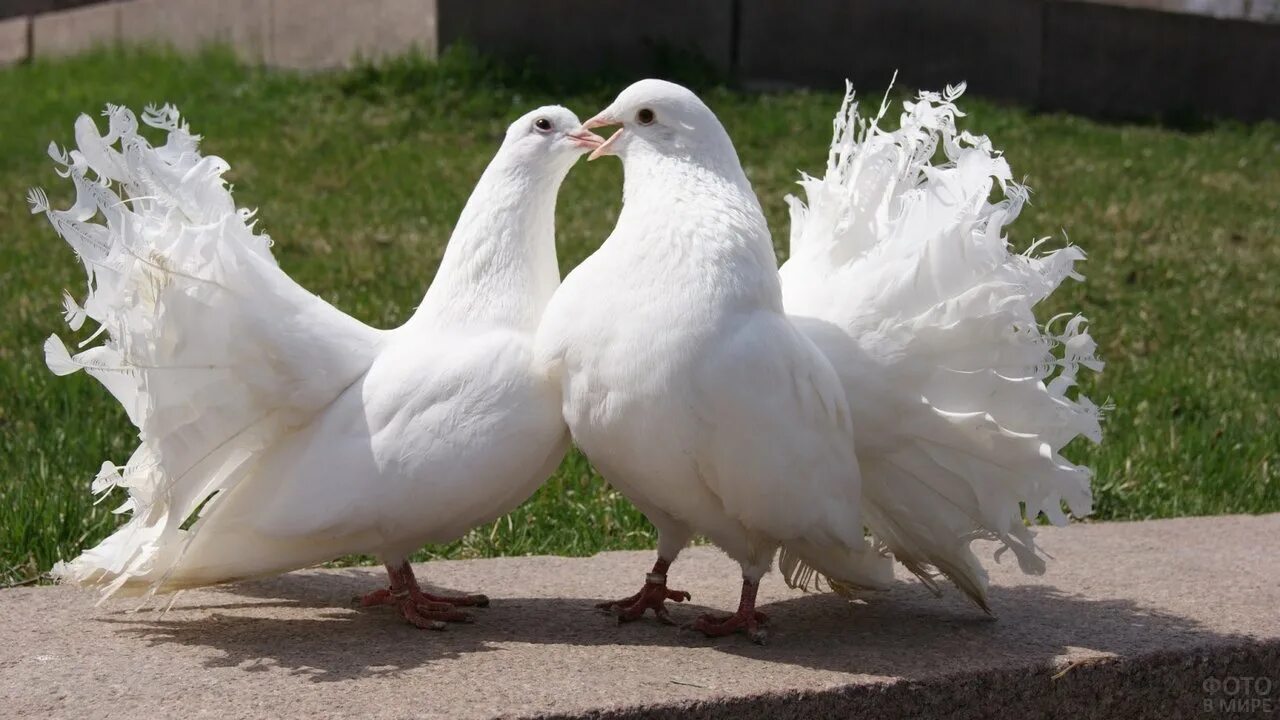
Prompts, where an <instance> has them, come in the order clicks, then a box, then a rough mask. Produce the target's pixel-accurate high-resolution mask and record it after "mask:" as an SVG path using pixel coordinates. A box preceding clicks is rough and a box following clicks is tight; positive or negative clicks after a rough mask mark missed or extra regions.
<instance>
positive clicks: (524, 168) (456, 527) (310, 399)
mask: <svg viewBox="0 0 1280 720" xmlns="http://www.w3.org/2000/svg"><path fill="white" fill-rule="evenodd" d="M106 115H107V116H108V118H109V124H110V129H109V132H108V133H107V134H106V135H105V136H103V135H100V134H99V131H98V128H97V127H96V125H95V124H94V122H93V120H92V119H90V118H89V117H88V116H81V117H80V118H79V120H77V122H76V125H75V135H76V142H77V145H78V149H77V150H72V151H71V152H70V153H69V154H67V153H64V152H61V151H59V150H58V148H57V147H56V146H55V145H51V146H50V154H51V155H52V157H53V158H54V160H55V161H56V162H57V163H58V164H59V165H60V166H61V167H60V169H59V174H60V175H62V176H63V177H70V178H71V180H72V182H73V183H74V184H75V189H76V201H75V205H74V206H73V207H72V208H70V209H69V210H65V211H62V210H53V209H51V208H50V207H49V203H48V200H47V198H46V196H45V194H44V193H43V192H41V191H39V190H33V191H32V194H31V202H32V207H33V210H32V211H33V212H44V213H45V214H46V215H47V216H48V219H49V221H50V222H51V223H52V224H53V226H54V228H55V229H56V230H57V231H58V233H59V234H60V235H62V237H63V238H65V239H66V240H67V242H68V243H70V245H71V246H72V247H73V248H74V249H75V251H76V252H77V253H78V254H79V256H80V259H81V260H82V261H83V262H84V265H85V268H86V270H87V271H88V276H89V292H88V298H87V301H86V302H85V303H84V306H83V307H81V306H80V305H78V304H77V303H76V302H75V301H74V300H73V299H72V298H71V297H70V295H67V296H66V298H65V302H66V308H67V319H68V321H69V323H70V325H71V327H72V329H73V330H78V329H79V328H80V327H81V324H82V323H83V322H84V320H85V318H86V317H88V318H92V319H93V320H94V321H95V322H97V323H98V324H99V325H100V327H99V328H98V329H97V331H96V332H94V333H93V335H92V336H91V337H89V338H88V339H87V340H85V341H84V342H83V343H81V346H84V345H86V344H91V343H92V342H93V341H94V340H95V339H97V338H99V337H103V333H104V332H105V341H104V342H102V343H101V344H98V345H96V346H94V347H91V348H89V349H87V350H83V351H81V352H79V353H78V354H76V355H72V354H70V353H69V352H68V350H67V348H66V346H65V345H64V344H63V342H62V341H61V340H59V339H58V337H57V336H53V337H50V338H49V340H48V341H47V343H46V344H45V352H46V359H47V361H48V364H49V367H50V368H51V369H52V370H53V371H54V372H55V373H57V374H59V375H65V374H68V373H72V372H75V371H76V370H80V369H83V370H85V371H86V372H88V373H89V374H90V375H92V376H94V377H96V378H97V379H98V380H100V381H101V382H102V384H103V385H105V386H106V387H107V389H108V390H109V391H111V393H112V394H113V395H114V396H115V397H116V399H117V400H119V401H120V403H121V404H122V405H123V406H124V408H125V410H126V411H127V412H128V414H129V418H130V420H132V421H133V423H134V424H135V425H136V426H137V427H138V429H139V436H140V440H141V443H140V445H139V446H138V448H137V450H136V451H135V452H134V454H133V456H132V457H131V458H130V459H129V461H128V462H127V463H126V464H125V465H124V466H123V467H116V466H114V465H112V464H111V463H109V462H108V463H105V464H104V465H103V468H102V471H101V473H100V474H99V475H98V477H97V480H96V481H95V482H94V483H93V491H94V492H95V493H100V494H105V493H107V492H108V491H109V490H110V489H111V488H113V487H122V488H124V489H126V490H127V491H128V495H129V499H128V501H127V502H125V503H124V505H122V506H121V507H120V508H119V510H118V511H117V512H122V513H124V512H127V513H131V517H130V518H129V520H128V522H126V523H125V524H123V525H122V526H121V527H120V528H119V529H118V530H117V531H116V532H115V533H114V534H112V535H111V536H110V537H108V538H107V539H106V540H104V541H103V542H102V543H101V544H99V545H98V546H96V547H93V548H91V549H89V550H86V551H85V552H84V553H83V554H81V555H80V556H79V557H77V558H75V559H74V560H72V561H70V562H67V563H60V564H59V565H58V566H57V567H55V568H54V571H53V574H54V575H55V576H56V577H57V578H59V579H61V580H63V581H66V582H71V583H74V584H77V585H81V586H90V587H96V588H101V589H102V590H103V596H104V598H105V597H107V596H109V595H111V594H114V593H121V594H124V595H140V594H149V593H154V592H170V591H176V590H181V589H183V588H191V587H197V586H202V585H211V584H215V583H223V582H229V581H232V580H239V579H244V578H251V577H257V576H263V575H269V574H274V573H279V572H283V571H287V570H291V569H295V568H300V567H305V566H309V565H313V564H316V563H319V562H323V561H327V560H330V559H333V558H335V557H338V556H341V555H345V554H349V553H364V554H370V555H376V556H378V557H379V558H381V559H382V560H383V562H385V563H386V566H387V570H388V573H389V576H390V587H389V588H387V589H383V590H379V591H376V592H373V593H370V594H369V595H368V596H366V597H365V598H364V602H365V604H367V605H373V604H385V605H393V606H395V607H396V608H397V609H398V610H399V612H400V613H401V614H402V615H403V616H404V618H405V619H406V620H408V621H409V622H411V623H413V624H414V625H417V626H419V627H433V628H437V629H439V628H441V627H443V625H442V622H441V621H455V620H457V621H460V620H466V619H467V616H466V615H465V614H464V613H462V612H460V611H457V610H456V609H455V607H454V606H456V605H485V604H487V599H486V598H485V597H484V596H480V595H476V596H465V597H448V596H434V595H431V594H429V593H425V592H423V591H422V590H421V589H420V588H419V586H418V584H417V582H416V580H415V579H414V577H413V573H412V570H411V569H410V566H409V564H408V562H407V559H406V558H407V557H408V556H409V555H410V554H411V553H412V552H413V551H414V550H416V549H417V548H419V547H421V546H422V545H423V544H424V543H440V542H447V541H451V540H454V539H456V538H458V537H460V536H461V535H462V534H464V533H465V532H466V531H467V530H468V529H470V528H472V527H474V526H476V525H479V524H481V523H485V522H490V521H492V520H493V519H495V518H497V517H498V516H500V515H501V514H503V513H505V512H508V511H509V510H511V509H513V508H514V507H516V506H517V505H518V504H519V503H520V502H522V501H523V500H524V499H525V498H527V497H528V496H529V495H530V494H531V493H532V492H533V491H534V490H535V489H536V488H537V486H538V485H539V484H540V483H541V482H542V481H543V480H545V479H546V477H547V476H548V475H549V474H550V473H551V472H552V471H553V470H554V469H555V467H556V466H557V464H558V463H559V462H560V460H561V458H562V456H563V454H564V452H565V450H566V447H567V444H568V434H567V431H566V428H565V426H564V422H563V420H562V419H561V416H560V410H559V403H560V401H559V391H558V387H557V386H556V385H555V384H554V383H552V382H550V381H549V380H548V379H546V378H545V377H544V376H542V375H539V374H536V373H535V372H534V371H533V367H532V364H531V363H532V343H533V338H534V332H535V330H536V328H537V325H538V322H539V319H540V317H541V315H542V311H543V309H544V308H545V306H546V303H547V302H548V300H549V299H550V298H551V295H552V293H553V292H554V291H555V289H556V287H557V286H558V285H559V280H560V274H559V269H558V267H557V264H556V252H555V228H554V221H555V204H556V195H557V193H558V191H559V188H560V184H561V182H562V181H563V180H564V178H565V176H566V175H567V173H568V172H569V169H570V167H572V165H573V164H574V163H575V162H576V161H577V159H578V158H579V156H581V155H582V154H584V153H585V152H586V150H588V149H590V148H593V147H596V146H598V145H599V144H600V142H601V138H599V137H598V136H596V135H594V134H592V133H590V132H588V131H586V130H584V129H581V128H580V127H579V121H578V119H577V118H576V117H575V116H574V115H573V113H571V112H569V111H568V110H566V109H564V108H561V107H543V108H539V109H537V110H534V111H533V112H531V113H529V114H527V115H525V116H523V117H521V118H520V119H519V120H517V121H516V122H515V123H513V124H512V125H511V126H510V128H509V129H508V130H507V133H506V137H505V139H504V140H503V142H502V146H501V148H500V149H499V150H498V153H497V155H496V156H495V157H494V159H493V161H492V162H491V163H490V164H489V166H488V168H487V169H486V170H485V172H484V174H483V175H482V176H481V178H480V181H479V183H478V184H477V186H476V188H475V190H474V192H473V193H472V195H471V198H470V199H469V200H468V202H467V205H466V207H465V208H464V209H463V211H462V215H461V217H460V218H459V219H458V223H457V226H456V227H455V229H454V233H453V236H452V237H451V238H450V241H449V245H448V248H447V249H446V251H445V254H444V259H443V261H442V262H441V265H440V268H439V271H438V273H437V275H436V278H435V281H434V282H433V283H432V284H431V287H430V289H429V290H428V291H427V294H426V297H425V298H424V299H423V301H422V304H421V305H420V306H419V308H418V309H417V311H416V312H415V313H414V315H413V316H412V317H411V318H410V319H409V321H408V322H406V323H405V324H404V325H402V326H401V327H399V328H397V329H394V330H377V329H374V328H371V327H368V326H366V325H364V324H363V323H361V322H359V321H358V320H355V319H354V318H351V317H349V316H348V315H346V314H344V313H343V312H341V311H340V310H338V309H337V308H334V307H333V306H332V305H330V304H328V303H327V302H325V301H324V300H322V299H320V298H319V297H317V296H315V295H313V294H311V293H310V292H307V291H306V290H305V289H304V288H302V287H301V286H300V285H298V284H297V283H295V282H294V281H293V280H292V279H290V278H289V276H288V275H286V274H285V272H284V271H283V270H281V269H280V268H279V267H278V266H277V265H276V262H275V260H274V258H273V257H272V255H271V252H270V250H269V246H270V244H271V243H270V238H268V237H267V236H266V235H265V234H262V233H255V231H254V229H253V225H254V223H253V221H252V220H251V218H252V216H253V213H252V212H249V211H247V210H243V209H237V208H236V206H235V203H234V201H233V199H232V196H231V193H230V191H229V188H228V187H227V185H226V183H225V181H224V180H223V179H222V175H223V173H225V172H226V171H227V170H228V165H227V163H226V162H225V161H223V160H222V159H221V158H218V157H213V156H208V157H204V156H201V155H200V153H199V152H198V150H197V142H198V140H199V138H198V137H197V136H195V135H192V134H191V133H190V132H189V131H188V128H187V126H186V124H185V123H183V122H182V121H181V120H180V118H179V115H178V112H177V111H176V110H175V109H174V108H172V107H170V106H165V107H164V108H162V109H158V110H157V109H154V108H149V109H148V111H147V113H145V114H144V115H143V120H144V121H145V122H146V123H147V124H148V125H150V126H152V127H155V128H158V129H161V130H164V131H166V132H167V138H166V142H165V143H164V145H162V146H159V147H153V146H152V145H150V144H149V143H148V141H147V140H146V139H145V138H144V137H143V136H142V135H141V134H140V133H139V132H138V122H137V119H136V117H135V116H134V114H133V113H132V112H130V111H129V110H127V109H124V108H119V107H110V106H109V107H108V109H107V112H106ZM117 145H118V148H117ZM113 187H114V188H117V189H113ZM117 193H119V194H117ZM98 214H101V217H102V223H101V224H97V223H94V222H91V220H93V219H94V217H95V215H98Z"/></svg>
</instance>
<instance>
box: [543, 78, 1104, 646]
mask: <svg viewBox="0 0 1280 720" xmlns="http://www.w3.org/2000/svg"><path fill="white" fill-rule="evenodd" d="M957 95H958V92H955V91H949V94H948V95H947V96H946V97H945V98H943V97H940V96H938V95H935V94H929V93H924V94H922V95H921V96H920V98H919V99H918V100H917V101H916V102H914V103H907V105H906V108H907V109H906V113H905V114H904V115H903V116H902V122H901V129H900V130H898V131H896V132H892V133H889V132H885V131H882V130H880V129H879V128H878V127H877V126H876V123H875V122H874V121H873V122H871V123H870V124H867V123H865V122H862V121H859V119H858V117H857V115H856V106H855V105H852V104H851V102H850V99H851V95H850V96H847V97H846V101H845V104H844V106H843V107H842V109H841V111H840V114H839V115H838V116H837V118H836V133H835V140H834V142H833V143H832V148H831V155H830V158H829V161H828V167H827V172H826V177H824V178H823V179H821V180H815V179H811V178H806V179H805V180H804V181H803V183H802V184H803V185H804V188H805V190H806V191H807V194H808V198H809V203H810V205H809V207H808V208H807V209H806V208H805V207H804V205H803V204H801V203H800V202H799V201H795V200H793V201H792V202H793V220H792V225H793V228H792V251H791V255H792V259H791V260H790V261H789V262H788V263H787V264H786V266H785V267H784V268H783V269H782V271H781V274H779V270H778V267H777V260H776V258H775V255H774V252H773V246H772V243H771V242H770V237H769V231H768V228H767V225H766V223H765V218H764V216H763V214H762V213H761V210H760V205H759V203H758V202H757V200H756V197H755V195H754V193H753V192H752V189H751V185H750V183H749V182H748V181H747V178H746V175H745V174H744V173H743V170H742V167H741V165H740V163H739V161H738V157H737V154H736V152H735V150H734V147H733V144H732V142H731V141H730V139H729V136H728V134H727V133H726V132H725V130H724V128H723V127H722V126H721V124H720V122H719V120H718V119H717V118H716V116H715V115H714V114H713V113H712V112H711V110H709V109H708V108H707V106H706V105H705V104H703V103H702V101H701V100H699V99H698V97H697V96H695V95H694V94H693V93H692V92H690V91H688V90H686V89H685V88H682V87H680V86H678V85H673V84H671V83H668V82H663V81H659V80H644V81H641V82H639V83H636V84H635V85H632V86H631V87H629V88H627V89H626V90H625V91H623V92H622V94H620V95H619V96H618V98H617V99H616V100H615V101H614V103H613V104H611V105H610V106H609V107H608V108H606V109H605V110H604V111H602V112H601V113H600V114H599V115H597V116H596V117H595V118H593V119H591V120H589V121H588V122H587V123H586V124H585V127H587V128H595V127H602V126H611V125H620V126H621V128H620V129H619V130H618V131H617V132H615V134H614V135H613V136H612V137H610V138H609V139H608V140H607V141H606V142H605V143H604V145H602V146H601V147H600V148H598V149H596V150H595V152H593V153H592V157H593V158H594V157H597V156H599V155H605V154H615V155H618V156H619V157H620V158H621V159H622V163H623V167H624V172H625V187H624V193H623V199H624V204H623V208H622V212H621V214H620V215H619V217H618V222H617V226H616V227H615V228H614V231H613V233H612V234H611V235H610V236H609V238H608V239H607V240H606V241H605V242H604V244H603V245H602V246H601V247H600V249H599V250H598V251H597V252H596V253H595V254H594V255H592V256H591V257H590V258H588V259H587V260H586V261H585V262H583V263H582V265H581V266H579V267H578V268H576V269H575V270H574V271H573V272H572V273H570V275H569V276H568V277H567V278H566V279H565V282H564V284H563V285H562V286H561V288H560V290H558V291H557V293H556V295H555V296H554V297H553V298H552V300H551V303H550V305H548V307H547V311H546V314H545V316H544V318H543V324H542V327H541V328H540V329H539V331H538V339H537V343H536V346H535V354H536V362H538V363H540V364H544V365H545V366H546V367H547V368H548V371H549V372H550V373H552V374H553V375H554V376H555V377H557V378H558V379H559V380H560V382H561V383H562V385H563V394H564V414H565V419H566V420H567V421H568V424H569V428H570V430H571V431H572V434H573V436H574V439H575V441H576V442H577V443H578V444H579V445H580V446H581V447H582V449H583V450H584V451H585V452H586V454H587V455H588V456H589V457H590V459H591V461H592V462H593V463H595V465H596V466H597V467H598V468H600V470H601V472H602V473H603V474H604V475H605V477H606V478H607V479H608V480H609V482H611V483H612V484H613V485H615V486H616V487H617V488H618V489H619V490H620V491H621V492H622V493H623V494H625V495H626V496H627V497H628V498H630V499H631V500H632V501H633V502H634V503H635V504H636V506H637V507H638V508H639V509H640V510H642V511H643V512H644V513H645V514H646V515H647V516H648V518H649V519H650V520H651V521H652V522H653V524H654V526H655V527H656V528H657V530H658V532H659V542H658V561H657V564H656V565H655V567H654V569H653V571H652V572H651V573H650V574H649V575H648V577H647V579H646V582H645V585H644V586H643V588H642V589H641V591H640V592H638V593H637V594H636V595H633V596H631V597H629V598H626V599H624V600H620V601H617V602H613V603H603V604H602V605H601V607H604V608H613V609H614V610H615V611H616V612H617V614H618V616H619V619H620V620H634V619H636V618H639V617H641V616H642V615H643V614H644V612H645V610H646V609H652V610H654V612H655V614H656V615H657V616H658V617H659V619H661V620H663V621H665V622H670V616H669V614H668V611H667V609H666V607H665V604H664V600H667V599H671V600H684V599H687V598H688V594H687V593H683V592H680V591H677V590H671V589H668V588H667V586H666V572H667V568H668V567H669V565H670V564H671V563H672V562H673V561H674V560H675V559H676V556H677V554H678V553H679V552H680V550H681V549H682V548H683V547H684V546H685V545H686V544H687V543H688V541H689V540H690V539H691V537H692V536H693V535H694V534H695V533H696V534H701V535H704V536H706V537H707V538H709V539H710V540H711V541H713V542H714V543H715V544H717V545H719V546H720V547H721V548H722V549H724V550H725V552H727V553H728V554H729V555H730V556H731V557H732V558H733V559H735V560H737V561H738V562H739V563H740V564H741V566H742V574H743V584H742V595H741V602H740V604H739V607H738V610H737V612H735V613H734V614H732V615H730V616H728V617H723V616H713V615H704V616H702V617H700V618H699V619H698V620H697V621H696V622H695V623H693V627H694V628H696V629H698V630H701V631H702V632H704V633H705V634H707V635H711V636H718V635H725V634H728V633H731V632H735V631H739V630H745V631H746V632H747V634H748V635H749V636H750V637H751V638H752V639H754V640H757V641H763V639H764V637H765V633H766V627H765V623H766V622H767V619H766V618H765V617H764V616H763V615H762V614H761V613H760V612H758V611H756V610H755V598H756V592H757V588H758V585H759V582H760V579H761V577H762V576H763V575H764V574H765V573H766V572H767V571H768V570H769V568H770V566H771V565H772V563H773V560H774V557H775V554H776V553H777V552H778V551H781V557H780V559H779V566H780V569H781V571H782V573H783V575H784V577H785V579H786V581H787V582H788V583H789V584H790V585H792V586H793V587H804V588H807V587H810V586H817V585H818V581H820V580H822V579H825V581H826V583H827V584H828V585H829V586H830V587H831V588H832V589H834V590H836V591H837V592H840V593H842V594H848V593H850V592H852V591H853V590H856V589H864V588H881V587H884V586H885V585H886V584H887V583H889V582H890V581H891V580H892V560H891V558H896V559H897V560H898V561H900V562H902V563H903V564H905V565H906V566H907V567H908V568H909V569H910V570H911V571H912V572H914V573H916V574H917V575H919V576H920V577H921V578H922V579H923V580H924V582H925V583H926V584H927V585H928V586H929V588H930V589H932V590H934V591H936V590H937V585H936V580H935V575H936V574H937V573H938V572H941V573H942V574H944V575H946V576H947V577H949V578H950V579H951V580H953V581H954V582H955V583H956V584H957V585H958V586H959V587H960V588H961V589H962V590H963V591H964V592H965V593H967V594H968V595H969V596H970V597H971V598H973V599H974V601H976V602H977V603H978V604H979V605H980V606H982V607H983V608H984V609H986V608H987V602H986V576H985V573H984V572H983V570H982V567H981V565H980V564H979V563H978V561H977V559H976V558H975V557H974V556H973V553H972V551H971V550H970V548H969V545H970V543H971V541H972V540H974V539H975V538H992V539H996V540H999V541H1000V542H1001V543H1003V546H1004V547H1007V548H1010V549H1012V550H1014V552H1015V553H1016V554H1017V556H1018V560H1019V562H1020V563H1021V566H1022V568H1023V569H1024V570H1026V571H1028V572H1040V571H1041V570H1043V567H1044V566H1043V562H1042V561H1041V559H1040V558H1039V557H1038V555H1037V554H1036V549H1035V546H1034V544H1033V540H1032V531H1031V529H1030V528H1029V527H1027V524H1026V522H1025V520H1028V519H1030V520H1034V519H1035V518H1036V517H1037V516H1038V515H1039V514H1040V513H1041V512H1043V513H1044V514H1046V515H1047V516H1048V517H1049V518H1050V519H1051V520H1053V521H1055V522H1065V517H1064V515H1063V512H1062V510H1061V503H1062V502H1063V501H1065V502H1066V503H1067V504H1068V505H1069V506H1070V509H1071V511H1072V512H1074V513H1076V514H1077V515H1079V514H1084V513H1087V512H1088V511H1089V503H1090V491H1089V480H1090V471H1089V470H1088V469H1087V468H1084V467H1078V466H1075V465H1073V464H1071V463H1069V462H1067V461H1066V460H1065V459H1063V458H1062V456H1061V455H1060V454H1059V451H1060V450H1061V449H1062V447H1063V446H1064V445H1065V444H1066V443H1067V442H1069V441H1070V440H1071V439H1072V438H1074V437H1076V436H1077V435H1085V436H1087V437H1090V438H1094V439H1095V440H1096V439H1097V438H1098V435H1099V410H1098V408H1097V407H1096V406H1095V405H1093V404H1092V403H1091V402H1089V400H1088V399H1087V398H1085V397H1083V396H1077V397H1074V398H1073V397H1068V390H1069V389H1070V387H1071V386H1072V385H1073V384H1074V381H1075V376H1076V370H1077V367H1078V366H1079V365H1081V364H1083V365H1087V366H1090V367H1094V368H1100V363H1098V362H1097V361H1096V360H1095V359H1094V358H1093V348H1094V346H1093V342H1092V341H1091V340H1090V338H1089V336H1088V335H1087V333H1085V332H1084V326H1083V323H1082V320H1081V319H1080V318H1074V319H1072V320H1071V321H1070V322H1068V323H1067V325H1066V329H1065V331H1064V333H1063V334H1062V335H1059V336H1055V335H1053V334H1050V333H1049V331H1048V330H1042V329H1041V328H1040V326H1039V325H1037V323H1036V320H1035V317H1034V315H1033V313H1032V307H1033V306H1034V305H1035V304H1036V303H1037V302H1038V301H1040V300H1041V299H1043V298H1044V297H1046V296H1047V295H1048V294H1050V293H1051V292H1052V291H1053V290H1054V288H1056V287H1057V286H1058V284H1059V283H1060V282H1061V281H1062V280H1063V279H1064V278H1065V277H1067V276H1073V271H1072V266H1073V264H1074V263H1075V261H1076V260H1079V259H1081V258H1082V257H1083V254H1082V253H1081V252H1080V251H1079V250H1077V249H1076V248H1074V247H1068V248H1065V249H1062V250H1059V251H1057V252H1054V253H1050V254H1048V255H1043V256H1040V257H1035V256H1033V255H1031V254H1026V255H1019V254H1014V253H1011V252H1010V250H1009V247H1008V244H1007V242H1006V240H1005V238H1004V237H1003V236H1002V234H1001V228H1002V227H1003V226H1004V225H1006V224H1007V223H1008V222H1010V221H1011V220H1012V219H1013V218H1014V216H1015V215H1016V214H1017V212H1018V209H1019V207H1020V205H1021V203H1022V201H1023V199H1024V197H1025V191H1024V190H1023V189H1022V188H1021V187H1020V186H1018V185H1017V184H1015V183H1013V182H1012V180H1011V179H1010V173H1009V168H1008V165H1007V164H1006V162H1005V161H1004V160H1003V159H1002V158H1001V157H1000V156H999V154H998V153H996V152H995V151H993V150H992V147H991V144H990V143H989V142H988V141H987V140H986V138H979V137H974V136H971V135H969V134H967V133H964V134H957V132H956V129H955V124H954V119H955V117H956V116H958V115H959V114H960V113H959V112H958V111H957V109H956V108H955V106H954V104H953V103H952V101H953V100H954V99H955V97H956V96H957ZM881 114H883V109H882V113H881ZM877 119H878V118H877ZM939 145H940V146H941V147H942V148H943V150H944V151H945V153H946V157H947V159H946V161H945V162H944V163H942V164H939V165H933V164H932V158H933V156H934V154H935V150H936V149H937V148H938V147H939ZM996 185H998V186H999V187H1000V189H1001V190H1003V191H1004V193H1005V196H1006V199H1005V200H1002V201H1000V202H995V203H993V202H991V201H990V199H989V196H990V195H991V192H992V190H993V188H994V187H995V186H996ZM1055 371H1056V373H1055ZM864 527H866V528H867V529H869V530H870V531H871V534H870V536H866V535H865V534H864Z"/></svg>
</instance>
